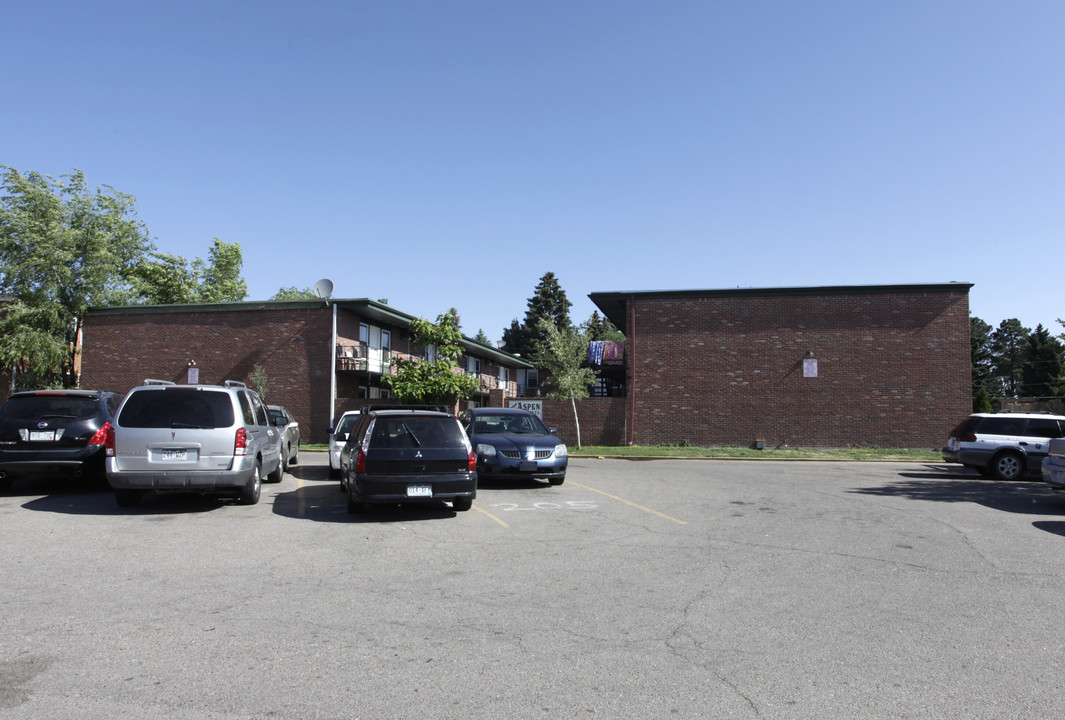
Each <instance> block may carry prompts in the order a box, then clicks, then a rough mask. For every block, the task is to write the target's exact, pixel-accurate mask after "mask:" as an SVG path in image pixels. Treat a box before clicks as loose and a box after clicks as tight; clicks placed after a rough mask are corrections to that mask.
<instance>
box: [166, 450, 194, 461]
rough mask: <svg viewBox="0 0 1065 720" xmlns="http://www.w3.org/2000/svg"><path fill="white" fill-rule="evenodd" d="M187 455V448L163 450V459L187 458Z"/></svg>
mask: <svg viewBox="0 0 1065 720" xmlns="http://www.w3.org/2000/svg"><path fill="white" fill-rule="evenodd" d="M187 457H188V451H186V450H163V460H185V459H186V458H187Z"/></svg>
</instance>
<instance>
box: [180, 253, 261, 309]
mask: <svg viewBox="0 0 1065 720" xmlns="http://www.w3.org/2000/svg"><path fill="white" fill-rule="evenodd" d="M243 265H244V257H243V255H242V253H241V251H240V243H227V242H222V241H221V240H219V239H218V238H215V239H214V240H212V241H211V248H210V250H208V251H207V262H204V261H203V260H200V259H199V258H196V259H195V260H194V261H193V267H194V268H195V269H196V271H197V275H198V276H199V277H200V302H205V303H222V302H240V301H241V300H243V299H244V298H246V297H248V283H247V282H245V281H244V278H243V277H241V275H240V271H241V268H242V267H243Z"/></svg>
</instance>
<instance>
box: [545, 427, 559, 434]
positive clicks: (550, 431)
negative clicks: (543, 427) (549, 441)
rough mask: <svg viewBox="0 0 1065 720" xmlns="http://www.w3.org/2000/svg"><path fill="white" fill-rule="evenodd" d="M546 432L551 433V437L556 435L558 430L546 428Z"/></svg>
mask: <svg viewBox="0 0 1065 720" xmlns="http://www.w3.org/2000/svg"><path fill="white" fill-rule="evenodd" d="M547 432H549V433H551V434H552V435H558V428H547Z"/></svg>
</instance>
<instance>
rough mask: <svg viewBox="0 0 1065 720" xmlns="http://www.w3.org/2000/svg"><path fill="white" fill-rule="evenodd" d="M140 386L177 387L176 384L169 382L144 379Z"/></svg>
mask: <svg viewBox="0 0 1065 720" xmlns="http://www.w3.org/2000/svg"><path fill="white" fill-rule="evenodd" d="M141 385H177V383H175V382H173V381H171V380H153V379H152V378H146V379H145V380H144V382H142V383H141Z"/></svg>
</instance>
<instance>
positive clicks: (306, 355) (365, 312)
mask: <svg viewBox="0 0 1065 720" xmlns="http://www.w3.org/2000/svg"><path fill="white" fill-rule="evenodd" d="M414 319H415V317H414V316H413V315H408V314H406V313H403V312H400V311H398V310H395V309H394V308H391V307H389V306H388V305H385V304H382V303H379V302H375V301H373V300H366V299H361V300H329V301H328V302H325V301H322V300H300V301H291V302H242V303H223V304H215V305H145V306H140V305H138V306H126V307H118V308H94V309H92V310H90V311H89V313H88V315H87V317H86V319H85V330H84V336H83V344H82V348H83V352H82V355H83V357H82V372H81V387H84V388H91V389H96V388H108V389H113V390H118V391H121V392H126V391H127V390H129V389H130V388H131V387H133V386H135V385H139V384H141V383H142V382H143V381H144V380H145V379H146V378H156V379H161V380H170V381H173V382H177V383H185V382H189V383H196V382H199V383H221V382H222V381H224V380H240V381H242V382H248V381H249V377H250V376H251V375H252V372H253V371H254V369H255V368H256V366H259V367H261V368H262V370H263V371H264V372H265V376H266V381H267V385H268V391H267V393H266V401H267V403H269V404H271V405H284V406H286V407H287V408H288V409H289V410H290V411H291V412H292V413H293V415H295V417H296V419H297V421H298V422H299V423H300V426H301V429H302V431H303V438H304V440H305V441H307V442H325V440H326V436H327V434H328V431H329V426H330V424H331V423H332V420H333V418H335V417H337V416H339V415H340V413H342V412H343V411H345V410H352V409H357V408H359V407H360V406H361V405H363V404H364V403H366V402H370V401H373V400H378V399H387V398H389V397H390V393H389V390H388V388H387V387H386V386H385V385H384V384H383V383H382V382H381V379H382V377H383V376H385V375H387V374H389V372H390V369H391V368H390V365H391V360H392V358H393V357H402V358H412V359H417V358H420V357H422V349H421V348H418V347H416V346H414V345H413V343H412V342H411V338H410V336H409V332H408V328H409V326H410V323H411V322H412V321H413V320H414ZM463 347H464V349H465V351H466V355H465V356H464V357H463V359H462V363H463V368H462V369H463V371H465V372H466V373H469V374H474V375H476V376H477V377H478V379H479V380H480V385H481V390H480V392H478V393H477V394H476V395H475V396H474V397H473V398H471V399H470V400H469V402H468V404H470V405H488V404H491V405H496V406H499V405H502V404H504V400H505V398H507V397H514V396H516V395H517V394H518V391H519V381H520V380H521V378H523V377H524V374H525V373H526V372H527V371H528V370H530V369H531V368H532V365H531V364H530V363H528V362H527V361H525V360H522V359H521V358H518V357H515V356H513V355H510V354H509V353H505V352H501V351H499V350H496V349H495V348H493V347H491V346H488V345H483V344H481V343H478V342H476V341H474V340H471V339H468V338H467V339H465V340H464V342H463ZM249 384H250V383H249Z"/></svg>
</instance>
